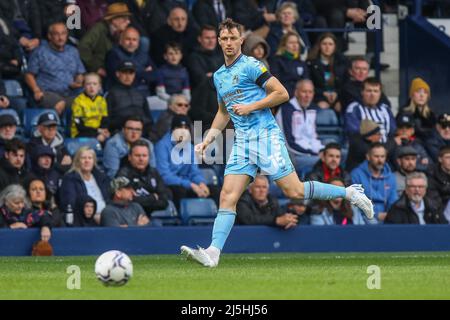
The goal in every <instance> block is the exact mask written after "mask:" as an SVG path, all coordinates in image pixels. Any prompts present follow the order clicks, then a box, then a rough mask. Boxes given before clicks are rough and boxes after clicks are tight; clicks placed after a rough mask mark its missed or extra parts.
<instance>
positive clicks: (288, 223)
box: [236, 175, 298, 230]
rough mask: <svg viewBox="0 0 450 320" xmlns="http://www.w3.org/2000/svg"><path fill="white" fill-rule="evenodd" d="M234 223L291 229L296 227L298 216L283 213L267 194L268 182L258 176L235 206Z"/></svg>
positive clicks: (274, 199) (265, 178)
mask: <svg viewBox="0 0 450 320" xmlns="http://www.w3.org/2000/svg"><path fill="white" fill-rule="evenodd" d="M236 212H237V216H236V223H237V224H242V225H267V226H273V227H280V228H282V229H285V230H286V229H291V228H294V227H296V226H297V224H298V216H297V215H296V214H293V213H287V212H283V211H282V210H281V208H280V206H279V205H278V200H277V199H276V198H274V197H272V196H271V195H270V194H269V180H268V179H267V177H266V176H261V175H258V176H256V177H255V180H254V181H253V182H252V183H251V184H250V185H249V186H248V190H247V191H246V192H244V193H243V194H242V196H241V198H240V199H239V201H238V203H237V205H236Z"/></svg>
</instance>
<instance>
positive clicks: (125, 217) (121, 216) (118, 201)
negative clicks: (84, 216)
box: [101, 177, 150, 227]
mask: <svg viewBox="0 0 450 320" xmlns="http://www.w3.org/2000/svg"><path fill="white" fill-rule="evenodd" d="M111 190H112V192H113V199H112V202H110V203H109V204H108V205H107V206H106V207H105V209H104V210H103V212H102V217H101V225H102V226H104V227H135V226H139V227H140V226H148V225H150V219H149V218H148V216H147V215H146V214H145V211H144V209H143V208H142V207H141V205H140V204H138V203H136V202H133V198H134V189H133V187H132V185H131V181H130V180H129V179H127V178H126V177H117V178H115V179H114V180H112V181H111Z"/></svg>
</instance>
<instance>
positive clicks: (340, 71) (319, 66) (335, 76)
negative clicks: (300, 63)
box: [308, 33, 348, 112]
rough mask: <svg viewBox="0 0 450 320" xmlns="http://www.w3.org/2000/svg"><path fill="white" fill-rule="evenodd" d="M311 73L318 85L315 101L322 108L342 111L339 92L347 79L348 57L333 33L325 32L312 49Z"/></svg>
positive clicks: (309, 63)
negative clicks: (341, 50) (339, 48)
mask: <svg viewBox="0 0 450 320" xmlns="http://www.w3.org/2000/svg"><path fill="white" fill-rule="evenodd" d="M308 66H309V73H310V76H311V80H312V81H313V82H314V86H315V87H316V96H315V98H314V101H316V102H317V104H318V106H319V107H321V108H322V109H327V108H333V109H334V110H336V111H337V112H340V111H341V104H340V103H339V96H338V93H339V92H340V90H341V87H342V85H343V83H344V81H345V80H346V76H347V75H346V73H347V70H348V61H347V58H346V57H345V56H344V55H342V54H340V53H339V52H338V49H337V39H336V37H335V36H334V35H333V34H332V33H324V34H323V35H321V36H320V37H319V39H318V40H317V42H316V44H315V46H314V47H313V48H312V49H311V51H310V54H309V58H308Z"/></svg>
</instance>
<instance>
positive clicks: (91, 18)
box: [77, 0, 108, 31]
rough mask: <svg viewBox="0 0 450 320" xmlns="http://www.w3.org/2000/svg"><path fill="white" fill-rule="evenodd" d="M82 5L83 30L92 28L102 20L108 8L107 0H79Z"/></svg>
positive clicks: (78, 2) (79, 4)
mask: <svg viewBox="0 0 450 320" xmlns="http://www.w3.org/2000/svg"><path fill="white" fill-rule="evenodd" d="M77 5H78V6H79V7H80V15H81V26H82V28H83V30H85V31H86V30H90V29H92V28H93V27H94V25H95V24H96V23H97V22H99V21H101V20H102V19H103V17H104V16H105V14H106V11H107V9H108V1H107V0H77Z"/></svg>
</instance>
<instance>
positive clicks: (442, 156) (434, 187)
mask: <svg viewBox="0 0 450 320" xmlns="http://www.w3.org/2000/svg"><path fill="white" fill-rule="evenodd" d="M427 195H428V197H429V198H430V199H431V200H432V202H433V203H437V204H440V206H441V208H443V210H444V215H445V218H446V219H447V220H448V221H450V146H443V147H441V149H440V150H439V157H438V161H437V162H436V165H435V166H433V167H432V168H431V170H429V172H428V190H427Z"/></svg>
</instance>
